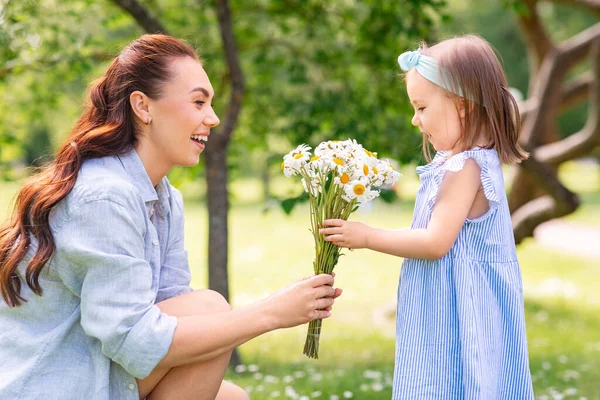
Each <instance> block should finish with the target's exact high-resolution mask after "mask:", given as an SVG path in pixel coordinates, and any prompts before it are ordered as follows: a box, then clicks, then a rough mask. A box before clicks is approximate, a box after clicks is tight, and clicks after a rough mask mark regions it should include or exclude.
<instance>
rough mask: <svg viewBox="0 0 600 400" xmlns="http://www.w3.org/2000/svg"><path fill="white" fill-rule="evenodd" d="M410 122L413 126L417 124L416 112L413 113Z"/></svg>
mask: <svg viewBox="0 0 600 400" xmlns="http://www.w3.org/2000/svg"><path fill="white" fill-rule="evenodd" d="M410 123H411V124H413V125H414V126H419V123H420V121H419V118H417V114H415V115H413V117H412V119H411V120H410Z"/></svg>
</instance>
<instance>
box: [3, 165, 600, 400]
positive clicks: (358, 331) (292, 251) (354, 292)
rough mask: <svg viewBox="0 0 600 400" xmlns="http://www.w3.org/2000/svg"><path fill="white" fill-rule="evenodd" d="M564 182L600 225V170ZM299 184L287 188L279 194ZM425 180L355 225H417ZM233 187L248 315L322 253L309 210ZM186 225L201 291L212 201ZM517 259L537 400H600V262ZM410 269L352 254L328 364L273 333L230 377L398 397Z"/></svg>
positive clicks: (330, 394)
mask: <svg viewBox="0 0 600 400" xmlns="http://www.w3.org/2000/svg"><path fill="white" fill-rule="evenodd" d="M408 171H410V170H408ZM582 171H583V172H582ZM561 174H563V176H564V177H565V179H567V181H568V185H569V186H570V187H572V188H573V189H577V190H579V191H582V192H583V196H582V197H583V201H584V204H583V206H582V207H581V209H580V210H579V211H578V212H577V213H576V214H575V215H573V216H570V217H569V219H570V220H572V221H577V222H578V223H579V222H581V223H586V224H593V225H596V226H598V227H600V195H599V188H600V184H599V183H598V180H599V179H600V171H598V167H595V166H587V165H586V166H584V167H580V166H579V164H570V165H567V167H566V168H565V169H563V170H562V171H561ZM290 183H291V182H289V181H284V182H281V183H279V182H278V188H279V191H280V192H281V191H282V190H283V189H281V187H284V186H285V185H289V184H290ZM297 184H299V183H297ZM416 184H417V183H416V180H415V178H414V175H413V174H412V173H411V172H407V173H406V176H405V177H404V182H403V186H401V188H400V189H401V191H402V192H403V193H404V194H405V196H404V197H405V200H404V201H402V202H400V203H396V204H393V205H386V204H382V203H376V204H374V206H373V208H372V210H370V211H361V212H359V213H357V214H355V216H353V219H355V220H360V221H364V222H367V223H369V224H371V225H375V226H379V227H383V228H394V227H400V226H406V225H408V224H409V223H410V218H411V213H412V201H411V196H414V188H415V186H416ZM16 188H17V186H16V185H14V184H2V186H0V217H4V216H5V215H6V213H7V203H8V198H9V197H10V196H12V194H13V193H14V190H16ZM232 190H233V192H234V194H235V200H234V202H233V207H232V211H231V216H230V234H229V237H230V251H229V255H230V274H231V282H230V286H231V288H230V290H231V293H232V298H231V301H232V304H233V306H234V307H241V306H244V305H245V304H248V303H250V302H252V301H255V300H258V299H260V298H263V297H265V296H267V295H268V294H270V293H271V292H273V291H274V290H276V289H277V288H279V287H281V286H283V285H285V284H287V283H289V282H290V281H291V280H294V279H297V278H300V277H303V276H306V275H307V274H310V273H311V265H312V251H313V249H312V242H311V236H310V233H309V232H308V216H307V209H306V208H305V207H300V208H299V209H297V210H295V211H294V212H293V213H292V215H291V216H290V217H286V216H284V215H283V214H282V212H281V211H280V210H278V209H273V210H271V211H270V212H268V213H266V214H265V213H262V209H263V206H262V204H261V203H260V202H258V201H257V198H258V197H259V193H260V188H259V187H258V183H256V182H250V181H239V182H236V183H235V184H234V185H232ZM189 192H193V190H191V189H190V190H188V193H189ZM186 217H187V218H186V238H187V247H188V250H189V252H190V261H191V265H192V269H193V281H192V285H193V286H194V287H196V288H203V287H205V286H206V274H207V268H206V259H207V248H206V243H207V240H206V238H207V218H206V209H205V207H204V205H203V204H202V203H198V202H194V201H191V200H190V199H188V200H187V205H186ZM518 251H519V259H520V261H521V266H522V273H523V281H524V292H525V295H526V305H525V308H526V316H527V328H528V337H529V349H530V359H531V370H532V375H533V379H534V386H535V392H536V396H537V397H538V398H539V399H561V398H564V399H582V398H586V399H600V314H599V311H600V291H598V287H599V283H600V260H591V259H587V260H586V259H577V258H574V257H572V256H563V255H561V254H557V253H554V252H552V251H550V250H547V249H542V248H541V247H540V246H538V245H537V244H536V243H535V242H534V241H533V240H527V241H526V242H525V243H524V244H523V245H522V246H520V247H519V249H518ZM400 265H401V260H400V259H397V258H393V257H390V256H384V255H380V254H377V253H372V252H368V251H364V250H357V251H354V252H352V253H349V254H347V255H346V256H345V257H342V259H341V261H340V263H339V265H338V267H337V268H336V271H337V273H338V276H337V279H336V284H337V286H339V287H342V288H343V289H344V295H343V296H342V297H341V298H340V299H339V300H338V301H337V302H336V304H335V307H334V315H333V317H332V318H331V319H329V320H327V321H325V323H324V331H323V333H322V339H321V350H320V359H319V360H318V361H315V360H309V359H307V358H306V357H305V356H303V355H302V347H303V344H304V337H305V333H306V332H305V329H306V328H305V327H298V328H294V329H288V330H284V331H277V332H271V333H269V334H266V335H264V336H262V337H259V338H257V339H255V340H252V341H251V342H249V343H247V344H245V345H243V346H242V347H241V349H240V350H241V355H242V358H243V361H244V365H243V366H240V367H239V368H238V371H237V372H230V373H228V375H227V378H228V379H230V380H232V381H234V382H236V383H238V384H239V385H241V386H242V387H244V388H246V389H247V390H249V391H251V397H252V399H257V400H258V399H272V398H296V399H309V398H320V399H336V398H339V399H343V398H356V399H386V398H390V396H391V379H392V373H393V362H394V307H395V299H396V290H397V282H398V275H399V272H400Z"/></svg>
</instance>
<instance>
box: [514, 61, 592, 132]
mask: <svg viewBox="0 0 600 400" xmlns="http://www.w3.org/2000/svg"><path fill="white" fill-rule="evenodd" d="M593 80H594V78H593V75H592V73H591V72H586V73H583V74H581V75H580V76H578V77H577V78H575V79H572V80H571V81H570V82H568V83H567V84H566V85H565V86H564V87H563V88H562V89H561V93H560V97H561V102H560V104H559V106H558V109H559V110H560V111H561V112H562V111H565V110H567V109H569V108H570V107H572V106H574V105H576V104H579V103H580V102H581V101H582V100H585V99H587V98H589V91H590V85H591V83H592V82H593ZM535 107H537V102H536V101H535V99H534V98H529V99H527V100H526V101H524V102H522V103H520V104H519V113H520V114H521V118H522V119H523V120H524V119H525V118H527V117H528V116H529V115H530V114H531V112H532V111H533V109H534V108H535Z"/></svg>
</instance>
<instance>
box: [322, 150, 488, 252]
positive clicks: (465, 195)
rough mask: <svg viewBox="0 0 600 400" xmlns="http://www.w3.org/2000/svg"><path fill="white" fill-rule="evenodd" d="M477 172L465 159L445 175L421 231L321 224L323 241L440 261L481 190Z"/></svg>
mask: <svg viewBox="0 0 600 400" xmlns="http://www.w3.org/2000/svg"><path fill="white" fill-rule="evenodd" d="M480 173H481V170H480V168H479V165H477V162H476V161H475V160H472V159H468V160H467V161H466V162H465V166H464V168H463V169H462V170H460V171H457V172H446V175H445V177H444V180H443V182H442V185H441V187H440V189H439V192H438V195H437V198H436V203H435V207H434V209H433V212H432V215H431V219H430V221H429V223H428V224H427V228H425V229H410V230H394V231H389V230H383V229H375V228H371V227H369V226H367V225H365V224H361V223H359V222H348V221H344V220H327V221H323V226H329V228H324V229H321V230H320V232H321V233H322V234H325V235H328V236H327V237H326V238H325V240H327V241H331V242H333V243H334V244H336V245H338V246H341V247H349V248H355V249H359V248H368V249H371V250H375V251H379V252H382V253H387V254H391V255H395V256H399V257H405V258H428V259H436V258H441V257H443V256H444V255H446V254H447V253H448V251H450V248H451V247H452V245H453V244H454V242H455V241H456V238H457V236H458V234H459V232H460V230H461V229H462V226H463V225H464V222H465V220H466V219H467V216H468V214H469V211H470V210H471V207H472V206H473V202H474V200H475V196H476V195H477V191H478V190H479V188H480V187H481V180H480Z"/></svg>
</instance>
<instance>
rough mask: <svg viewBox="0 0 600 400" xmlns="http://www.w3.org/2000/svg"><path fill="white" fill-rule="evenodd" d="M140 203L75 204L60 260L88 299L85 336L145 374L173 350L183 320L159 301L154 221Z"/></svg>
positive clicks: (67, 278) (61, 238) (65, 275)
mask: <svg viewBox="0 0 600 400" xmlns="http://www.w3.org/2000/svg"><path fill="white" fill-rule="evenodd" d="M131 197H133V195H132V196H131ZM142 207H143V203H142ZM136 208H140V206H139V205H136V204H134V202H133V201H132V200H131V199H128V198H127V197H126V196H124V195H121V197H120V198H114V196H113V197H103V198H95V199H91V200H90V199H85V200H84V201H82V202H80V203H78V204H77V205H75V206H73V207H71V208H70V210H69V215H68V217H67V218H66V221H65V222H64V224H63V225H62V226H61V227H60V228H59V229H58V230H57V232H56V233H55V241H56V249H57V252H56V255H55V256H56V257H55V259H56V260H57V263H58V264H59V265H57V268H58V270H59V274H60V275H61V278H62V279H63V281H64V282H65V284H66V285H67V286H68V287H69V288H70V290H72V291H73V292H74V293H75V294H76V295H77V296H79V297H80V299H81V326H82V327H83V330H84V331H85V333H86V334H87V335H89V336H90V337H93V338H96V339H98V340H99V341H100V343H101V346H102V352H103V353H104V355H106V356H107V357H108V358H110V359H111V360H113V361H114V362H116V363H118V364H120V365H121V366H123V368H124V369H125V370H126V371H127V372H128V373H130V374H131V375H133V376H134V377H136V378H140V379H143V378H145V377H147V376H148V375H149V374H150V373H151V372H152V370H154V368H155V367H156V365H157V364H158V363H159V362H160V360H162V359H163V358H164V356H165V355H166V353H167V352H168V350H169V347H170V346H171V342H172V340H173V334H174V331H175V327H176V325H177V319H176V318H175V317H171V316H168V315H167V314H164V313H162V312H161V311H160V310H159V308H158V307H156V306H155V293H154V291H153V290H152V270H151V267H150V265H149V264H148V262H147V261H146V259H145V257H144V254H145V244H144V243H145V242H144V235H145V233H146V225H145V221H144V219H143V218H142V217H143V214H140V212H142V211H141V210H139V209H136ZM140 215H141V216H142V217H140Z"/></svg>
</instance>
